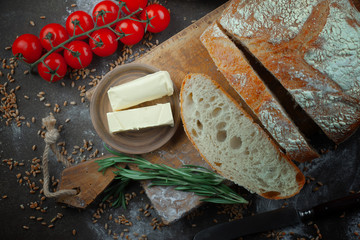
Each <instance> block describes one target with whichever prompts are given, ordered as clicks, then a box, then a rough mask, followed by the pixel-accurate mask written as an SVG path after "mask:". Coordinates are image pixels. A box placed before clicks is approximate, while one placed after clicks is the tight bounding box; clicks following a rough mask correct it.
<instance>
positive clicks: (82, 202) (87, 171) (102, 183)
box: [57, 156, 115, 208]
mask: <svg viewBox="0 0 360 240" xmlns="http://www.w3.org/2000/svg"><path fill="white" fill-rule="evenodd" d="M105 157H109V156H104V157H101V158H96V159H93V160H89V161H86V162H82V163H79V164H77V165H75V166H71V167H68V168H65V169H64V171H63V172H62V174H61V181H60V183H59V188H58V189H59V190H61V189H77V190H78V192H79V193H78V194H77V195H75V196H67V197H61V198H58V199H57V201H58V202H62V203H66V204H68V205H70V206H73V207H77V208H86V207H87V206H88V205H89V204H90V203H91V202H92V201H94V200H95V198H96V197H97V196H98V195H100V194H101V193H102V192H103V191H104V190H105V188H106V187H107V186H108V185H109V184H110V183H111V181H112V180H113V179H114V177H115V174H114V173H113V170H115V168H109V169H108V170H107V171H106V172H105V174H103V173H102V172H98V169H99V165H98V164H97V163H96V162H95V161H96V160H99V159H103V158H105Z"/></svg>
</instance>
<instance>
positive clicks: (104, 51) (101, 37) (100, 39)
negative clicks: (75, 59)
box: [89, 28, 118, 57]
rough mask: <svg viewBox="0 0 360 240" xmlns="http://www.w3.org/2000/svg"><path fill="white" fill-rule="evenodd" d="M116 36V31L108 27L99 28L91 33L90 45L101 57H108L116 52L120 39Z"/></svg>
mask: <svg viewBox="0 0 360 240" xmlns="http://www.w3.org/2000/svg"><path fill="white" fill-rule="evenodd" d="M116 38H117V37H116V35H115V33H113V32H112V31H111V30H109V29H107V28H103V29H99V30H96V31H95V32H93V33H92V34H91V38H90V39H89V45H90V47H91V50H92V51H93V53H95V54H96V55H98V56H100V57H107V56H110V55H111V54H113V53H115V52H116V49H117V47H118V41H117V39H116ZM93 39H95V40H96V41H97V42H95V41H94V40H93Z"/></svg>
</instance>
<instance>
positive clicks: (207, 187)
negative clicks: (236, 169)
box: [96, 146, 247, 207]
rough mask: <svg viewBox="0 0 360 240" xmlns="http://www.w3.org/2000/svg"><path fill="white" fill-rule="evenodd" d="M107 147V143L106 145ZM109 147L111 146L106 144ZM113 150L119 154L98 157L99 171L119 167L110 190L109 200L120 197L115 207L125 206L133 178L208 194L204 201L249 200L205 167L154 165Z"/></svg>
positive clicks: (201, 194)
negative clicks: (129, 185) (134, 165)
mask: <svg viewBox="0 0 360 240" xmlns="http://www.w3.org/2000/svg"><path fill="white" fill-rule="evenodd" d="M105 147H106V146H105ZM106 148H107V147H106ZM107 150H108V151H109V152H111V153H112V154H114V155H116V156H117V157H109V158H106V159H102V160H97V161H96V162H97V163H98V164H99V166H100V168H99V171H103V172H105V171H106V169H107V168H109V167H112V166H113V167H116V168H117V171H114V173H115V174H116V175H117V176H116V177H115V179H118V180H119V182H117V183H116V184H114V185H113V186H112V187H111V188H110V189H107V190H106V191H107V193H108V194H107V195H106V196H105V200H106V199H108V198H109V197H110V196H114V198H115V199H116V200H115V202H114V203H113V206H120V205H122V206H124V207H125V198H124V194H123V190H124V187H125V186H126V185H127V184H128V183H129V181H130V180H151V184H150V186H174V187H175V190H179V191H186V192H193V193H195V194H197V195H199V196H204V197H205V198H202V199H201V200H202V201H205V202H212V203H221V204H237V203H247V201H246V200H245V199H244V198H242V197H241V196H239V195H238V194H237V193H236V192H235V191H234V190H232V189H231V188H230V187H228V186H227V185H225V184H224V183H223V181H224V178H223V177H222V176H220V175H218V174H216V173H214V172H212V171H210V170H208V169H207V168H204V167H200V166H194V165H184V166H183V167H181V168H177V169H176V168H172V167H169V166H167V165H165V164H153V163H150V162H149V161H147V160H145V159H144V158H141V157H129V156H126V155H124V154H121V153H117V152H115V151H113V150H110V149H108V148H107ZM118 163H126V164H136V165H137V167H138V168H139V169H140V171H137V170H131V169H126V168H122V167H119V166H118V165H117V164H118Z"/></svg>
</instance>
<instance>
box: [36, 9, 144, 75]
mask: <svg viewBox="0 0 360 240" xmlns="http://www.w3.org/2000/svg"><path fill="white" fill-rule="evenodd" d="M120 6H121V4H120ZM139 11H141V9H138V10H136V11H135V12H133V13H131V14H129V15H127V16H125V17H123V18H119V17H120V14H118V18H117V19H115V20H114V21H112V22H111V23H108V24H105V25H103V26H97V20H98V16H96V22H95V26H94V28H93V29H90V30H89V31H86V32H83V33H80V34H78V35H74V36H72V37H70V38H69V39H68V40H66V41H64V42H62V43H60V44H59V45H57V46H56V47H53V46H52V43H51V41H50V44H51V46H52V48H51V50H49V51H48V52H47V53H45V54H44V55H43V56H42V57H41V58H39V59H38V60H37V61H36V62H34V63H32V64H30V70H32V69H33V68H34V67H35V66H36V65H37V64H39V63H40V62H43V61H44V59H45V58H46V57H48V56H49V55H50V54H51V53H53V52H55V51H56V50H58V49H59V48H66V47H65V45H66V44H68V43H70V42H71V41H73V40H74V39H76V38H78V37H81V36H89V35H90V33H92V32H94V31H96V30H99V29H103V28H111V26H112V25H114V24H115V23H118V22H120V21H122V20H125V19H130V18H131V17H132V16H134V15H135V14H137V13H138V12H139ZM140 22H146V23H147V22H148V20H144V21H140ZM146 25H148V23H147V24H146Z"/></svg>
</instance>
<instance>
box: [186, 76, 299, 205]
mask: <svg viewBox="0 0 360 240" xmlns="http://www.w3.org/2000/svg"><path fill="white" fill-rule="evenodd" d="M180 104H181V117H182V121H183V124H184V129H185V132H186V134H187V136H188V137H189V139H190V140H191V142H192V143H193V144H194V146H195V147H196V148H197V150H198V151H199V152H200V154H201V156H202V157H203V158H204V160H205V161H207V162H208V163H209V165H210V166H211V167H212V168H213V169H214V170H215V171H217V172H218V173H219V174H221V175H223V176H224V177H225V178H227V179H229V180H231V181H233V182H235V183H236V184H238V185H241V186H243V187H245V188H246V189H248V190H249V191H251V192H255V193H257V194H259V195H261V196H263V197H265V198H270V199H282V198H288V197H291V196H293V195H295V194H297V193H298V192H299V191H300V190H301V188H302V187H303V185H304V182H305V178H304V175H303V174H302V173H301V171H300V170H299V169H298V168H297V167H296V165H295V164H294V163H293V162H291V161H290V160H289V158H288V157H287V156H286V155H285V154H283V153H282V152H281V151H279V149H278V146H277V145H276V144H275V143H274V142H273V141H272V140H271V139H270V138H269V136H268V135H267V134H266V133H265V132H264V130H263V129H262V128H261V127H259V125H258V124H256V123H254V121H253V119H252V118H251V117H250V116H249V115H248V114H247V113H246V112H245V110H244V109H243V108H242V107H241V106H240V105H238V104H237V103H236V102H235V101H234V100H233V99H232V98H231V97H230V96H229V95H228V94H227V93H226V92H225V91H224V90H223V89H222V88H221V87H220V86H219V85H218V84H217V83H216V82H215V81H213V80H211V79H210V78H209V77H208V76H206V75H203V74H189V75H187V76H186V77H185V79H184V80H183V83H182V87H181V93H180Z"/></svg>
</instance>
